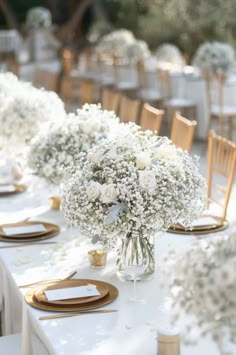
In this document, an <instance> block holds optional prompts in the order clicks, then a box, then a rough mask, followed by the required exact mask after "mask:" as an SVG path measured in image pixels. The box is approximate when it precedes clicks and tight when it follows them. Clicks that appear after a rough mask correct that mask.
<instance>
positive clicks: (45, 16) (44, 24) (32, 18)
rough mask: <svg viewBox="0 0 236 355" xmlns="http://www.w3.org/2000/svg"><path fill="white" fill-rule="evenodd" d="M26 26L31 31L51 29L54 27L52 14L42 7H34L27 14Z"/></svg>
mask: <svg viewBox="0 0 236 355" xmlns="http://www.w3.org/2000/svg"><path fill="white" fill-rule="evenodd" d="M26 26H27V28H28V29H30V30H35V29H40V28H50V27H51V26H52V15H51V12H50V11H49V10H48V9H47V8H45V7H42V6H38V7H33V8H32V9H30V10H29V11H28V12H27V16H26Z"/></svg>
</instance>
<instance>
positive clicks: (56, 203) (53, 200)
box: [49, 196, 61, 211]
mask: <svg viewBox="0 0 236 355" xmlns="http://www.w3.org/2000/svg"><path fill="white" fill-rule="evenodd" d="M49 205H50V208H51V209H52V210H57V211H58V210H60V207H61V197H60V196H52V197H49Z"/></svg>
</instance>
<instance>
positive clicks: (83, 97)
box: [79, 79, 95, 106]
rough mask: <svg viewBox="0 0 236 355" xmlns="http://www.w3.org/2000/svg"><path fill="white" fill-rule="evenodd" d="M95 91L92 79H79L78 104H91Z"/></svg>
mask: <svg viewBox="0 0 236 355" xmlns="http://www.w3.org/2000/svg"><path fill="white" fill-rule="evenodd" d="M94 93H95V84H94V82H93V81H92V80H85V79H81V80H80V83H79V104H80V106H83V105H84V104H86V103H88V104H93V103H95V101H94Z"/></svg>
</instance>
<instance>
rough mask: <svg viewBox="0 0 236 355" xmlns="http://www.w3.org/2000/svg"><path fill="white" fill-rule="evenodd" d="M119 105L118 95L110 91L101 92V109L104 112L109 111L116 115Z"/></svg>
mask: <svg viewBox="0 0 236 355" xmlns="http://www.w3.org/2000/svg"><path fill="white" fill-rule="evenodd" d="M119 104H120V93H118V92H115V91H112V90H110V89H105V88H104V89H103V90H102V108H103V109H104V110H111V111H114V112H115V113H118V109H119Z"/></svg>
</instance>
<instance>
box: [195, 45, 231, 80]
mask: <svg viewBox="0 0 236 355" xmlns="http://www.w3.org/2000/svg"><path fill="white" fill-rule="evenodd" d="M234 64H235V51H234V49H233V47H232V46H231V45H230V44H228V43H223V42H216V41H215V42H206V43H203V44H202V45H201V46H200V47H199V48H198V49H197V51H196V54H195V55H194V58H193V61H192V65H194V66H196V67H198V68H200V69H202V70H204V71H210V72H223V73H226V72H227V71H229V70H230V68H231V67H232V66H233V65H234Z"/></svg>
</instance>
